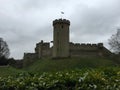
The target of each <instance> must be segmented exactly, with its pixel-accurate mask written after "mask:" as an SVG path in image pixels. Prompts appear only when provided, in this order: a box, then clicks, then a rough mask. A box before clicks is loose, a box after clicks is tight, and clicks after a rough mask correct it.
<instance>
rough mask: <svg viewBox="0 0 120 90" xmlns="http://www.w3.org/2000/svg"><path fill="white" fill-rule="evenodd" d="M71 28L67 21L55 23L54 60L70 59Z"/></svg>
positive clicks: (60, 20)
mask: <svg viewBox="0 0 120 90" xmlns="http://www.w3.org/2000/svg"><path fill="white" fill-rule="evenodd" d="M69 26H70V21H69V20H66V19H56V20H54V21H53V58H65V57H69Z"/></svg>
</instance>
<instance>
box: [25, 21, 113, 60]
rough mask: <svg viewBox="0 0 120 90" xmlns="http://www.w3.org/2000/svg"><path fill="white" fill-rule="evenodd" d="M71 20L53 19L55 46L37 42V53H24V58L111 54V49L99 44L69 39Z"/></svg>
mask: <svg viewBox="0 0 120 90" xmlns="http://www.w3.org/2000/svg"><path fill="white" fill-rule="evenodd" d="M69 26H70V21H69V20H66V19H56V20H54V21H53V41H52V42H53V46H52V47H50V43H49V42H44V41H43V40H41V42H39V43H37V44H36V47H35V53H24V59H35V58H43V57H51V58H68V57H86V56H93V57H94V56H100V57H103V56H109V55H110V53H111V52H110V51H109V50H108V49H107V48H105V47H104V46H103V43H98V44H84V43H82V44H80V43H72V42H70V41H69V30H70V29H69Z"/></svg>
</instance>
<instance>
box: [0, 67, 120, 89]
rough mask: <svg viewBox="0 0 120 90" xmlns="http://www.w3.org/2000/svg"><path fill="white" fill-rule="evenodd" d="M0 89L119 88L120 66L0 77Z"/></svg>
mask: <svg viewBox="0 0 120 90" xmlns="http://www.w3.org/2000/svg"><path fill="white" fill-rule="evenodd" d="M0 90H120V68H101V69H82V70H70V71H68V70H67V71H61V72H54V73H50V72H49V73H43V74H38V73H36V74H33V73H20V74H18V75H16V76H8V77H4V78H3V77H0Z"/></svg>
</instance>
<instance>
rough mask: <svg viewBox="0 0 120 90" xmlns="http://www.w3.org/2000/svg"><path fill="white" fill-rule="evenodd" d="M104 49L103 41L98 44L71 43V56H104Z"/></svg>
mask: <svg viewBox="0 0 120 90" xmlns="http://www.w3.org/2000/svg"><path fill="white" fill-rule="evenodd" d="M104 49H105V47H104V46H103V44H102V43H98V44H79V43H76V44H74V43H70V56H71V57H85V56H104V53H103V52H104Z"/></svg>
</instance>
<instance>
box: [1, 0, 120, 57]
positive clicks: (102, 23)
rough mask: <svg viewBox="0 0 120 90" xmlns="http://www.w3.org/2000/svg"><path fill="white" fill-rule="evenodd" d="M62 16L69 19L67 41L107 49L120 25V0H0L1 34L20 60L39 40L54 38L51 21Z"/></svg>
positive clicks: (31, 50) (32, 49)
mask: <svg viewBox="0 0 120 90" xmlns="http://www.w3.org/2000/svg"><path fill="white" fill-rule="evenodd" d="M61 11H64V15H62V16H61V13H60V12H61ZM61 17H62V18H66V19H69V20H70V22H71V25H70V41H72V42H75V43H99V42H103V43H104V45H105V46H106V47H107V48H108V39H109V38H110V36H111V35H112V34H114V33H116V31H117V28H119V27H120V0H0V37H2V38H3V39H4V40H5V41H6V42H7V43H8V45H9V48H10V52H11V57H14V58H19V59H20V58H23V54H24V52H34V48H35V45H36V43H38V42H40V41H41V40H44V41H47V42H49V41H52V40H53V37H52V35H53V30H52V29H53V27H52V21H53V20H54V19H58V18H61Z"/></svg>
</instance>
